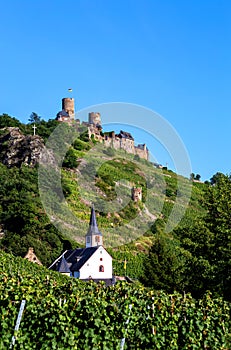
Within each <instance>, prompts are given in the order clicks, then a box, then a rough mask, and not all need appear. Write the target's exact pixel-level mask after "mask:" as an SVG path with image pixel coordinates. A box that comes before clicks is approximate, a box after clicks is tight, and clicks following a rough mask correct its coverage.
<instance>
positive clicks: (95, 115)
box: [88, 112, 101, 125]
mask: <svg viewBox="0 0 231 350" xmlns="http://www.w3.org/2000/svg"><path fill="white" fill-rule="evenodd" d="M88 122H89V124H94V125H101V115H100V113H99V112H91V113H89V114H88Z"/></svg>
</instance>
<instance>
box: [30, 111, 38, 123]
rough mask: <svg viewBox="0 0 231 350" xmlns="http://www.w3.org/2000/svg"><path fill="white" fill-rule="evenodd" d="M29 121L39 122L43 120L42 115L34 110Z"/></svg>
mask: <svg viewBox="0 0 231 350" xmlns="http://www.w3.org/2000/svg"><path fill="white" fill-rule="evenodd" d="M28 121H29V123H31V124H32V123H34V124H39V123H40V122H41V117H40V116H39V115H38V114H37V113H35V112H32V113H31V115H30V117H29V119H28Z"/></svg>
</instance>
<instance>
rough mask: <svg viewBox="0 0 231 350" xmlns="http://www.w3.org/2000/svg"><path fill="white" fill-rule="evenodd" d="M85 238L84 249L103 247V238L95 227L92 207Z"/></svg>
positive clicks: (95, 222)
mask: <svg viewBox="0 0 231 350" xmlns="http://www.w3.org/2000/svg"><path fill="white" fill-rule="evenodd" d="M85 238H86V248H90V247H96V246H98V245H103V236H102V233H101V232H100V230H99V228H98V225H97V221H96V215H95V208H94V205H93V206H92V208H91V217H90V222H89V228H88V232H87V234H86V236H85Z"/></svg>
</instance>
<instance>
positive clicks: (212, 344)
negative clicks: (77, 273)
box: [0, 252, 231, 350]
mask: <svg viewBox="0 0 231 350" xmlns="http://www.w3.org/2000/svg"><path fill="white" fill-rule="evenodd" d="M0 270H1V271H2V273H1V276H0V295H1V297H0V318H1V329H0V348H1V349H9V348H10V344H11V342H12V336H13V335H14V336H15V346H14V348H15V349H22V348H23V349H24V350H27V349H28V350H31V349H41V350H42V349H119V348H120V345H121V342H122V339H124V341H125V347H124V349H155V348H158V349H160V350H165V349H189V348H195V349H223V350H228V349H230V347H231V334H230V329H231V319H230V311H231V310H230V303H228V302H225V301H224V300H223V299H222V298H216V299H213V298H212V295H211V293H207V294H206V295H205V296H204V297H203V299H201V300H195V299H193V298H192V297H191V295H190V294H184V295H181V294H179V293H173V294H171V295H168V294H167V293H164V292H161V291H160V292H158V291H155V290H152V289H146V288H144V287H143V286H140V285H135V286H134V285H130V284H128V283H120V282H118V283H116V285H115V286H113V287H105V286H104V284H96V283H94V282H89V283H86V282H82V281H80V280H78V279H74V278H69V277H67V276H62V275H61V274H59V273H56V272H53V271H49V270H47V269H45V268H44V267H40V266H37V265H35V264H33V263H30V262H28V261H27V260H24V259H22V258H19V257H18V258H15V257H13V256H12V255H9V254H6V253H3V252H0ZM22 300H25V308H24V311H23V314H22V320H21V323H20V327H19V331H18V332H14V327H15V324H16V319H17V315H18V312H19V308H20V304H21V301H22Z"/></svg>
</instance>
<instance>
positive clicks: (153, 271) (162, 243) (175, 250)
mask: <svg viewBox="0 0 231 350" xmlns="http://www.w3.org/2000/svg"><path fill="white" fill-rule="evenodd" d="M186 258H187V252H186V251H184V250H183V249H182V248H181V246H180V243H179V241H178V240H176V239H174V238H173V237H170V236H167V235H166V234H163V233H160V234H158V235H157V237H156V239H155V242H154V244H153V245H152V247H151V249H150V251H149V254H148V256H147V258H146V259H145V260H144V271H145V273H144V277H143V282H144V283H145V284H146V285H147V286H150V287H153V288H155V289H163V290H165V291H168V292H173V291H174V290H181V291H183V290H184V288H185V286H184V284H185V281H184V280H185V269H186Z"/></svg>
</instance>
